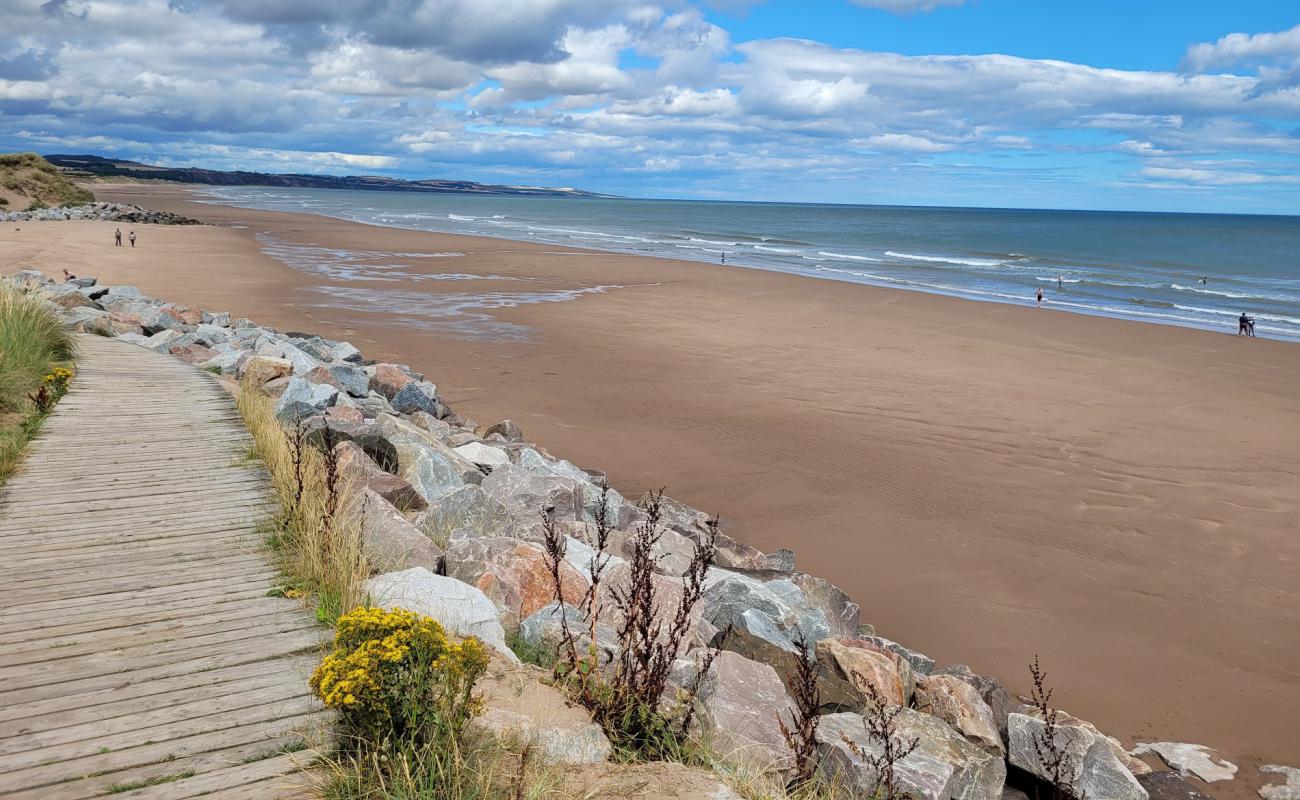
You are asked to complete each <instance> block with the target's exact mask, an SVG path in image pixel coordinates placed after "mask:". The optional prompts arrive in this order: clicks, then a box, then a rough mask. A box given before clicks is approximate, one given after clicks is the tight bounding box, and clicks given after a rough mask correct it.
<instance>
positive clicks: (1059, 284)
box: [1056, 275, 1065, 289]
mask: <svg viewBox="0 0 1300 800" xmlns="http://www.w3.org/2000/svg"><path fill="white" fill-rule="evenodd" d="M1064 284H1065V276H1064V275H1057V276H1056V288H1057V289H1064V288H1065V286H1064Z"/></svg>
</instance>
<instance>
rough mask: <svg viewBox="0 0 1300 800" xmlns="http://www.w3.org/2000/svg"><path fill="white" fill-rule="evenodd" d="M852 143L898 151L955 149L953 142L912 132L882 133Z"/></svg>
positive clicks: (945, 150) (868, 147) (870, 147)
mask: <svg viewBox="0 0 1300 800" xmlns="http://www.w3.org/2000/svg"><path fill="white" fill-rule="evenodd" d="M852 144H854V145H857V146H859V147H864V148H867V149H868V150H884V151H887V152H897V153H946V152H948V151H949V150H952V149H953V146H952V145H951V144H947V143H945V142H936V141H934V140H933V139H927V138H925V137H924V136H915V135H913V134H910V133H880V134H876V135H875V136H872V137H870V138H867V139H855V140H854V141H853V142H852Z"/></svg>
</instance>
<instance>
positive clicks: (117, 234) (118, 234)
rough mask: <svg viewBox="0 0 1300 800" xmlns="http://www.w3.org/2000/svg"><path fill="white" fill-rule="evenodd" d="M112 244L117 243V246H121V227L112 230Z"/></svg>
mask: <svg viewBox="0 0 1300 800" xmlns="http://www.w3.org/2000/svg"><path fill="white" fill-rule="evenodd" d="M113 244H115V245H117V246H118V247H121V246H122V229H121V228H118V229H117V230H115V231H113Z"/></svg>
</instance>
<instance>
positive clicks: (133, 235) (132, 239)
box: [126, 231, 135, 247]
mask: <svg viewBox="0 0 1300 800" xmlns="http://www.w3.org/2000/svg"><path fill="white" fill-rule="evenodd" d="M126 238H128V239H130V240H131V246H132V247H135V231H131V234H130V235H129V236H127V237H126Z"/></svg>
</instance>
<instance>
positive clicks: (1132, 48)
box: [0, 0, 1300, 214]
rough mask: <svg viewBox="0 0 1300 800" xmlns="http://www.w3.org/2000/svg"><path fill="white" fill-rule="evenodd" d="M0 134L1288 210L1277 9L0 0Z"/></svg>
mask: <svg viewBox="0 0 1300 800" xmlns="http://www.w3.org/2000/svg"><path fill="white" fill-rule="evenodd" d="M0 5H3V6H4V9H5V25H4V26H3V27H2V28H0V148H3V149H21V150H36V151H39V152H45V153H51V152H65V153H66V152H92V153H99V154H104V155H117V156H121V157H124V158H132V159H137V160H143V161H150V162H154V163H164V164H173V165H200V166H211V167H218V168H243V169H259V170H268V171H298V172H330V173H350V174H359V173H378V174H391V175H400V176H404V177H451V178H466V179H472V180H480V181H490V182H503V183H521V184H534V185H537V184H542V185H558V186H579V187H582V188H588V189H593V190H597V191H604V192H611V193H617V194H626V195H632V196H641V197H685V198H706V199H746V200H801V201H809V202H847V203H851V202H861V203H899V204H922V205H974V206H1014V207H1043V208H1100V209H1138V210H1162V211H1224V212H1237V213H1286V214H1300V6H1297V5H1296V3H1295V2H1281V0H1277V1H1276V2H1262V1H1256V2H1249V0H1243V1H1242V2H1236V3H1221V2H1208V0H1202V1H1200V2H1132V1H1131V0H1130V1H1129V2H1118V1H1117V0H1098V1H1095V2H1087V3H1084V2H1067V1H1066V0H964V1H963V0H807V1H806V2H793V1H792V0H769V1H768V2H755V1H754V0H712V2H709V3H700V2H692V0H330V1H329V2H312V3H307V2H303V1H302V0H0Z"/></svg>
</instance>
